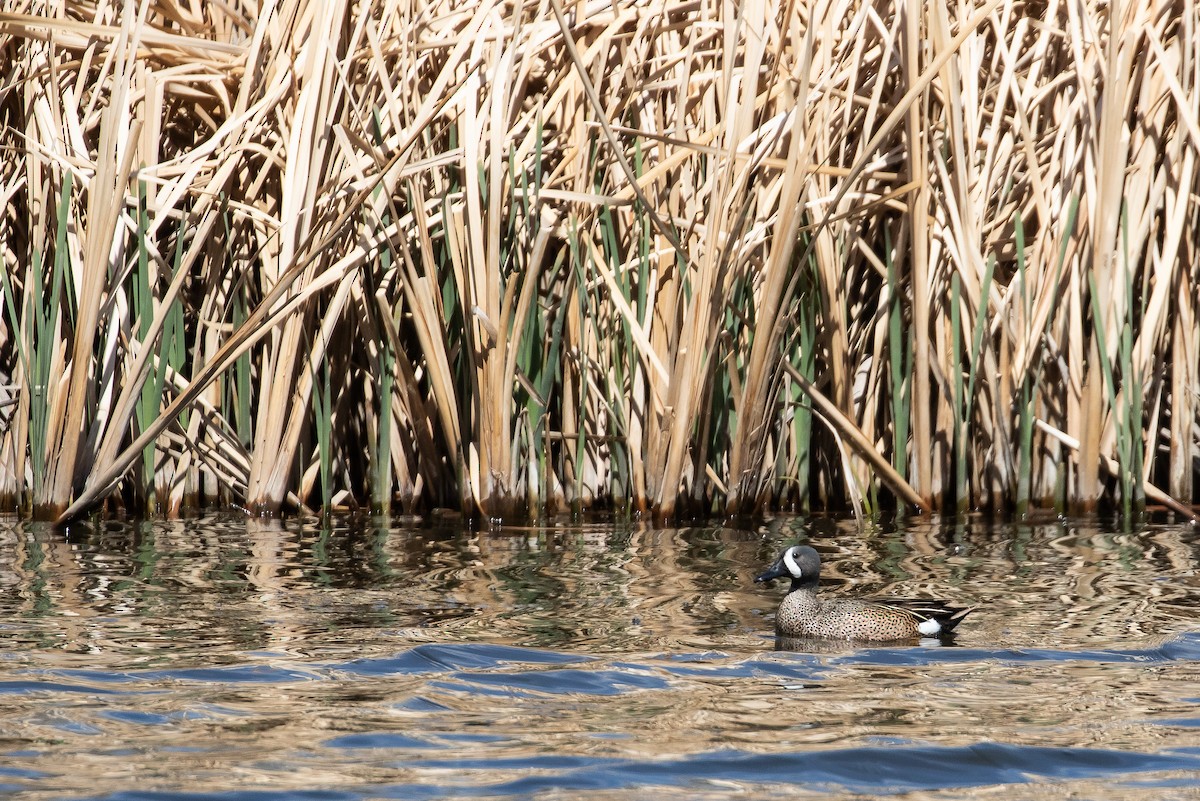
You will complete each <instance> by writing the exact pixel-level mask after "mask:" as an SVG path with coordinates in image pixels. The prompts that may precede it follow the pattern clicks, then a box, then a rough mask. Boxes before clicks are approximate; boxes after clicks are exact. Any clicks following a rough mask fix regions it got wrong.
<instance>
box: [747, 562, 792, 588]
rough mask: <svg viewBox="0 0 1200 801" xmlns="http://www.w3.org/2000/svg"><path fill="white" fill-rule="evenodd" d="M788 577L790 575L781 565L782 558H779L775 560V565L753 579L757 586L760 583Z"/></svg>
mask: <svg viewBox="0 0 1200 801" xmlns="http://www.w3.org/2000/svg"><path fill="white" fill-rule="evenodd" d="M790 575H791V574H790V573H789V572H788V569H787V566H786V565H785V564H784V563H783V558H782V557H781V558H779V559H776V560H775V564H773V565H771V566H770V567H768V568H767V569H766V570H764V571H763V572H762V573H759V574H758V576H757V577H756V578H755V579H754V583H755V584H757V583H759V582H762V581H771V580H772V579H777V578H783V577H784V576H790Z"/></svg>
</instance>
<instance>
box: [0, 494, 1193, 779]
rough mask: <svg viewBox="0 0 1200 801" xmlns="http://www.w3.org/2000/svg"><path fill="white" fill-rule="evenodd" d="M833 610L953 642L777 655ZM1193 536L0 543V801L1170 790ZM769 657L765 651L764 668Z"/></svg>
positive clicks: (172, 537)
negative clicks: (783, 635) (817, 581)
mask: <svg viewBox="0 0 1200 801" xmlns="http://www.w3.org/2000/svg"><path fill="white" fill-rule="evenodd" d="M797 536H799V537H802V538H804V539H805V540H806V541H810V542H813V543H814V544H815V545H817V547H818V548H819V549H820V550H821V551H822V552H823V554H824V556H825V561H826V564H825V570H824V573H825V577H826V580H825V582H824V588H825V589H824V591H825V592H829V593H831V594H856V595H906V596H914V595H915V596H920V595H926V596H940V597H948V598H952V599H954V600H956V601H962V602H965V603H969V604H979V606H980V608H979V609H978V610H977V611H976V612H974V613H973V614H972V615H971V617H969V618H968V619H967V621H966V622H965V623H964V624H963V625H962V626H961V628H960V634H959V636H958V638H957V640H956V641H955V643H954V645H953V647H931V644H929V643H926V644H925V645H924V646H913V647H876V648H855V647H850V646H848V645H838V644H824V645H822V644H807V645H806V646H805V650H801V651H795V650H776V646H777V643H776V642H775V640H774V637H773V636H772V634H771V627H772V623H771V620H772V615H773V612H774V606H775V604H776V603H777V602H778V600H779V597H780V596H781V594H782V591H783V589H782V587H772V588H764V587H762V586H755V585H754V584H753V583H752V579H753V576H754V575H755V574H756V573H757V572H758V571H759V570H760V569H761V568H762V567H763V566H765V565H766V564H767V563H768V562H770V561H771V560H772V559H773V557H774V556H775V554H776V552H777V551H778V550H779V549H780V548H781V547H782V546H783V545H784V544H785V543H790V542H792V541H794V540H795V539H796V537H797ZM1198 548H1200V546H1198V545H1197V537H1196V530H1195V529H1194V528H1193V527H1191V526H1178V525H1160V526H1152V527H1148V528H1146V529H1145V530H1142V531H1138V532H1135V533H1130V534H1120V533H1114V532H1112V531H1110V530H1105V529H1103V528H1101V527H1097V526H1096V525H1095V524H1093V523H1062V522H1059V521H1050V522H1047V523H1046V524H1044V525H990V524H985V523H983V522H980V521H970V522H968V523H967V524H965V525H960V526H941V525H934V524H918V525H910V526H908V527H906V528H904V529H903V530H900V531H897V530H894V529H886V528H879V527H870V528H868V529H866V530H865V531H864V530H860V529H859V527H858V526H856V525H855V524H854V523H853V522H849V521H847V522H835V521H830V520H823V519H821V520H811V521H804V520H798V519H782V520H777V521H773V522H771V523H769V524H766V525H763V526H761V527H758V528H756V529H753V530H748V529H737V528H726V527H719V526H713V527H697V528H689V529H652V528H649V527H644V526H638V525H634V526H630V525H624V526H614V525H609V524H605V523H603V522H594V523H589V524H587V525H582V526H581V525H574V526H572V525H568V524H565V523H564V524H561V525H557V526H548V527H545V528H503V529H499V530H496V531H491V532H476V533H472V532H466V531H462V530H461V529H458V528H456V527H455V525H454V521H452V520H447V521H442V522H439V523H436V524H429V523H424V524H419V523H416V522H411V523H404V522H397V521H393V522H392V523H391V524H389V525H380V524H378V522H376V523H375V524H371V523H370V522H368V523H357V524H351V523H348V522H347V523H343V524H340V525H335V526H334V527H333V528H332V530H328V529H327V530H322V529H321V528H320V527H319V526H318V525H317V524H316V523H315V521H288V522H285V523H282V524H281V523H270V522H263V521H257V520H245V519H243V518H240V517H208V518H202V519H199V520H194V521H187V522H181V523H154V524H123V523H105V524H101V525H100V526H99V527H98V528H97V527H91V526H76V527H72V528H71V529H70V530H68V531H66V532H61V531H55V530H53V529H51V528H49V527H45V526H41V525H37V524H19V523H16V522H14V521H11V520H10V521H3V520H0V795H6V796H8V797H11V798H18V799H106V800H107V799H113V800H115V799H200V798H205V799H209V798H212V799H223V800H225V801H234V800H235V799H254V800H255V801H271V800H272V799H285V798H287V799H290V798H301V799H306V798H311V799H371V798H403V799H424V798H456V797H491V798H501V799H504V798H537V799H568V798H569V799H575V798H582V799H589V800H591V799H642V798H654V799H676V798H678V799H683V798H687V799H693V798H729V797H732V796H736V795H744V796H746V797H752V798H862V797H890V796H903V797H905V798H912V799H926V798H930V799H932V798H936V799H948V798H972V799H974V798H979V799H991V798H1004V799H1008V798H1032V797H1036V798H1059V797H1062V798H1066V797H1082V798H1095V799H1108V798H1112V799H1142V798H1145V799H1161V798H1196V797H1200V621H1198V619H1197V618H1198V608H1200V576H1198V575H1197V572H1196V564H1197V556H1198ZM783 645H785V646H786V645H788V644H786V643H785V644H783Z"/></svg>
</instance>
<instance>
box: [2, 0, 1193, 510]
mask: <svg viewBox="0 0 1200 801" xmlns="http://www.w3.org/2000/svg"><path fill="white" fill-rule="evenodd" d="M0 54H2V56H3V63H4V64H6V65H8V67H7V70H6V72H5V73H4V77H3V80H2V82H0V148H2V149H3V153H4V157H3V158H0V201H2V202H3V205H4V210H5V213H4V215H3V216H2V217H0V254H2V256H3V259H4V265H5V269H4V272H3V284H2V289H3V292H0V303H2V304H3V306H4V308H3V309H2V310H0V320H2V321H3V327H2V328H0V505H3V506H4V507H5V508H15V509H20V510H23V511H25V512H28V513H32V514H36V515H39V516H43V517H49V518H57V519H64V518H68V517H73V516H76V515H79V514H82V513H84V512H85V511H87V510H88V509H90V508H93V507H95V506H97V505H99V504H108V505H110V506H114V507H118V506H124V507H128V508H134V509H144V508H147V506H152V507H153V509H156V510H158V511H159V512H161V513H163V514H168V515H177V514H182V513H183V512H184V511H185V510H187V509H189V508H191V507H192V505H193V503H200V504H207V503H233V504H237V505H240V506H243V507H245V508H247V509H248V510H251V511H252V512H255V513H260V514H274V513H277V512H279V511H281V510H285V509H307V508H310V507H313V508H317V507H319V508H322V509H325V510H329V509H331V508H335V507H338V506H345V505H363V506H371V507H374V508H376V509H378V510H380V511H387V510H389V509H392V508H403V509H404V510H405V511H420V510H422V509H430V508H433V507H438V506H454V507H458V508H460V509H462V510H463V511H465V512H466V513H468V514H470V515H472V516H479V517H493V518H495V517H512V516H525V515H530V514H533V515H536V514H539V513H541V512H543V511H548V510H555V509H563V508H574V509H586V508H589V507H592V506H616V507H622V508H625V507H627V508H629V509H631V510H635V511H641V512H646V513H653V514H657V515H660V516H664V517H679V516H687V515H693V514H694V515H710V514H714V513H716V514H741V513H750V514H752V513H756V512H762V511H764V510H769V509H773V508H799V509H809V508H819V507H826V508H853V509H855V510H857V511H859V512H860V513H863V514H870V513H873V512H875V511H877V510H879V509H880V508H887V507H891V506H897V507H903V508H905V509H907V510H910V511H922V510H924V511H935V510H942V509H945V510H948V511H950V510H953V511H962V510H966V509H993V510H997V511H1016V512H1018V513H1020V514H1026V513H1030V512H1033V511H1035V510H1037V509H1039V508H1055V509H1062V510H1073V511H1089V510H1095V509H1097V508H1108V509H1111V510H1114V511H1116V512H1119V513H1120V514H1122V515H1124V516H1125V517H1126V519H1133V518H1136V517H1137V516H1138V515H1139V514H1140V513H1141V510H1142V509H1143V507H1144V505H1146V504H1155V505H1165V506H1168V507H1170V508H1171V509H1173V510H1175V511H1176V512H1178V513H1180V514H1194V507H1193V506H1192V505H1193V504H1194V503H1196V501H1197V497H1196V492H1197V485H1198V482H1197V480H1196V478H1197V474H1198V473H1200V433H1198V432H1200V403H1198V402H1197V398H1198V397H1200V371H1198V370H1197V366H1196V365H1197V360H1198V356H1197V354H1198V353H1200V319H1198V317H1197V313H1196V306H1197V302H1198V301H1200V291H1198V290H1197V287H1198V286H1200V272H1198V270H1200V267H1197V265H1198V264H1200V259H1198V258H1197V253H1196V243H1197V242H1200V207H1198V206H1197V204H1196V203H1195V202H1194V197H1195V191H1196V183H1197V177H1198V175H1200V166H1198V165H1200V160H1198V159H1197V153H1198V152H1200V122H1198V120H1200V79H1197V74H1196V67H1195V65H1196V64H1198V63H1200V9H1197V8H1196V7H1193V6H1192V5H1186V4H1185V5H1184V6H1179V5H1178V4H1169V3H1164V2H1158V1H1157V0H1151V2H1149V3H1143V4H1134V3H1130V2H1127V0H1121V1H1119V2H1112V1H1111V0H1109V2H1099V0H1084V2H1082V3H1080V4H1075V5H1069V6H1064V5H1062V4H1053V3H1051V4H1040V5H1039V4H1027V3H1014V2H1009V0H970V2H966V3H963V4H957V5H949V6H947V5H945V4H941V5H937V4H935V5H933V6H929V7H926V6H920V5H917V6H914V5H913V4H911V3H901V2H899V0H884V2H882V3H875V4H863V3H860V2H850V3H847V4H830V3H827V2H824V1H823V0H800V1H799V2H795V3H784V4H771V3H767V2H763V0H750V1H749V2H743V3H729V2H724V0H699V2H679V0H663V1H662V2H650V0H635V1H634V2H632V3H624V4H614V3H612V2H611V0H586V2H581V3H576V4H572V5H570V6H569V7H568V6H564V5H563V4H562V3H561V2H560V0H541V1H540V2H537V3H512V2H507V1H506V0H486V1H485V2H483V3H475V4H463V3H461V2H456V0H422V2H420V3H417V4H415V5H414V4H411V3H398V2H395V0H361V1H360V2H357V3H350V2H344V0H343V1H342V2H324V3H318V2H313V0H281V2H279V3H274V4H268V5H265V6H264V5H260V4H246V3H242V2H238V0H234V1H233V2H230V3H222V4H191V5H184V6H178V5H169V6H168V5H164V4H161V3H159V2H156V1H155V0H100V1H99V2H90V3H86V4H85V3H77V2H66V3H58V4H47V3H42V2H37V1H36V0H18V2H17V3H16V4H11V3H10V4H9V6H6V9H5V10H4V11H3V12H0Z"/></svg>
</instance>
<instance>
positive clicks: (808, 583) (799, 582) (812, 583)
mask: <svg viewBox="0 0 1200 801" xmlns="http://www.w3.org/2000/svg"><path fill="white" fill-rule="evenodd" d="M796 590H808V591H809V592H816V591H817V577H816V576H811V577H810V576H805V577H804V578H794V579H792V586H791V587H789V588H788V592H795V591H796Z"/></svg>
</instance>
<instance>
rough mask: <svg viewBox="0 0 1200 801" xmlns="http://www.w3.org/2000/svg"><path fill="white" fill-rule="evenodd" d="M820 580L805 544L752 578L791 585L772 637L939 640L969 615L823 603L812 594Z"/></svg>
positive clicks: (906, 603) (932, 605)
mask: <svg viewBox="0 0 1200 801" xmlns="http://www.w3.org/2000/svg"><path fill="white" fill-rule="evenodd" d="M820 575H821V557H820V555H818V554H817V552H816V551H815V550H813V549H812V548H810V547H809V546H807V545H793V546H791V547H790V548H786V549H785V550H784V551H783V553H782V554H780V555H779V558H778V559H776V560H775V563H774V564H773V565H771V566H770V567H769V568H767V570H766V571H765V572H764V573H763V574H762V575H760V576H759V577H758V578H756V579H754V580H755V581H770V580H771V579H776V578H781V577H783V576H787V577H789V578H791V580H792V586H791V589H789V590H788V594H787V595H786V596H785V597H784V599H783V601H782V602H781V603H780V604H779V611H778V612H776V613H775V633H776V635H778V636H780V637H802V638H812V639H820V640H857V641H860V642H864V641H867V642H870V641H873V642H894V641H897V640H912V639H916V638H918V637H942V636H945V635H947V634H949V633H950V632H951V631H953V630H954V627H955V626H957V625H958V624H959V623H960V622H961V621H962V619H963V618H964V617H966V616H967V614H968V613H969V612H970V611H971V609H964V608H961V607H954V606H947V605H946V604H945V603H944V602H942V601H910V600H896V601H892V600H888V601H886V602H872V601H854V600H841V599H838V600H827V601H823V600H821V597H820V595H818V594H817V579H818V578H820Z"/></svg>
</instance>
